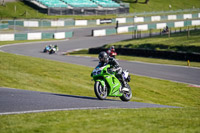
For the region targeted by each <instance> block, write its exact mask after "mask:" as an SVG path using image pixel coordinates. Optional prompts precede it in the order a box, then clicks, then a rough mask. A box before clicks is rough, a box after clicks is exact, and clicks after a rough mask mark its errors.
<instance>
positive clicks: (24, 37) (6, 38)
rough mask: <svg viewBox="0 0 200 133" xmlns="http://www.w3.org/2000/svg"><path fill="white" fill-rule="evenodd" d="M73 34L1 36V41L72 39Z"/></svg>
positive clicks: (39, 33) (17, 34)
mask: <svg viewBox="0 0 200 133" xmlns="http://www.w3.org/2000/svg"><path fill="white" fill-rule="evenodd" d="M72 37H73V32H72V31H71V32H57V33H41V32H38V33H16V34H0V41H15V40H41V39H65V38H72Z"/></svg>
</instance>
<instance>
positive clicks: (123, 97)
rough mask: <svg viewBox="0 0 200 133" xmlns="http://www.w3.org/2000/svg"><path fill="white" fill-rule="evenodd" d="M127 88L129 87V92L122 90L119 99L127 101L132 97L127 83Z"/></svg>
mask: <svg viewBox="0 0 200 133" xmlns="http://www.w3.org/2000/svg"><path fill="white" fill-rule="evenodd" d="M127 86H128V88H129V92H127V91H124V92H123V95H122V96H121V97H120V99H121V100H122V101H124V102H128V101H130V100H131V98H132V91H131V87H130V86H129V85H128V84H127Z"/></svg>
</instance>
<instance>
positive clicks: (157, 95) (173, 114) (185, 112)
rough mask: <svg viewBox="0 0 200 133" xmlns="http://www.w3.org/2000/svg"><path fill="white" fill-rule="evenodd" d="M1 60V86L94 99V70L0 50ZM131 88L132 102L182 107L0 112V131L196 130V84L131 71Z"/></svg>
mask: <svg viewBox="0 0 200 133" xmlns="http://www.w3.org/2000/svg"><path fill="white" fill-rule="evenodd" d="M97 63H98V62H97ZM0 64H1V66H0V86H4V87H11V88H19V89H25V90H34V91H42V92H52V93H60V94H70V95H81V96H92V97H95V95H94V92H93V84H94V83H93V82H92V81H91V80H90V79H91V77H90V72H91V71H92V69H93V68H88V67H85V66H79V65H73V64H67V63H62V62H56V61H50V60H46V59H39V58H33V57H26V56H21V55H13V54H8V53H2V52H0ZM80 75H81V76H80ZM77 82H78V84H77ZM49 83H50V84H49ZM130 86H131V87H132V89H133V99H132V100H131V101H137V102H145V103H155V104H162V105H172V106H179V107H183V108H176V109H168V108H163V109H156V108H152V109H149V108H146V109H101V110H74V111H59V112H46V113H33V114H32V113H31V114H21V115H4V116H0V119H1V121H0V130H1V133H9V132H16V133H17V132H24V133H26V132H28V133H29V132H52V133H54V132H69V133H71V132H73V133H75V132H77V133H78V132H81V133H86V132H87V133H90V132H91V133H92V132H113V131H115V132H117V133H119V132H122V131H123V132H124V131H126V132H130V133H132V132H148V133H155V132H180V133H182V132H198V131H199V130H200V126H199V123H200V117H199V114H200V111H199V109H200V91H199V88H196V87H190V86H188V85H186V84H181V83H175V82H170V81H166V80H158V79H152V78H147V77H142V76H135V75H134V76H133V75H132V81H131V83H130ZM117 99H119V98H117Z"/></svg>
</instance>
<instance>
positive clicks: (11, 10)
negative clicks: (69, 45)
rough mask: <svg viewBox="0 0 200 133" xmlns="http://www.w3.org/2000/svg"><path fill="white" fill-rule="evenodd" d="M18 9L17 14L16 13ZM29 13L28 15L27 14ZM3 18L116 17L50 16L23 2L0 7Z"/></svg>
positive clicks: (108, 16) (103, 16)
mask: <svg viewBox="0 0 200 133" xmlns="http://www.w3.org/2000/svg"><path fill="white" fill-rule="evenodd" d="M15 7H16V12H15ZM25 12H27V13H25ZM0 17H1V18H4V19H6V18H9V19H10V18H17V19H20V18H26V19H29V18H37V19H40V18H41V19H45V18H47V19H55V18H74V19H99V18H114V17H116V15H106V16H105V15H99V16H72V15H58V16H57V15H56V16H54V15H52V16H48V15H47V14H43V13H40V12H38V11H37V10H35V9H33V8H32V7H30V6H28V5H26V4H24V3H23V2H20V1H18V2H8V3H6V6H0Z"/></svg>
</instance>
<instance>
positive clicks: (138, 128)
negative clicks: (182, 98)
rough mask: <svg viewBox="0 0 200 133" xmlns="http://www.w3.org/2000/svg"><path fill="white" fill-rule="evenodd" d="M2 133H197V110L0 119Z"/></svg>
mask: <svg viewBox="0 0 200 133" xmlns="http://www.w3.org/2000/svg"><path fill="white" fill-rule="evenodd" d="M0 118H1V121H0V129H1V133H8V132H15V133H21V132H23V133H34V132H40V133H43V132H48V133H55V132H56V133H63V132H65V133H80V132H81V133H94V132H95V133H102V132H104V133H111V132H113V131H114V132H116V133H121V132H126V133H133V132H134V133H141V132H142V133H155V132H162V133H169V132H173V133H183V132H185V133H198V132H199V130H200V124H199V123H200V119H199V118H200V113H199V110H198V109H195V108H179V109H151V108H147V109H107V110H76V111H61V112H50V113H37V114H23V115H7V116H0Z"/></svg>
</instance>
